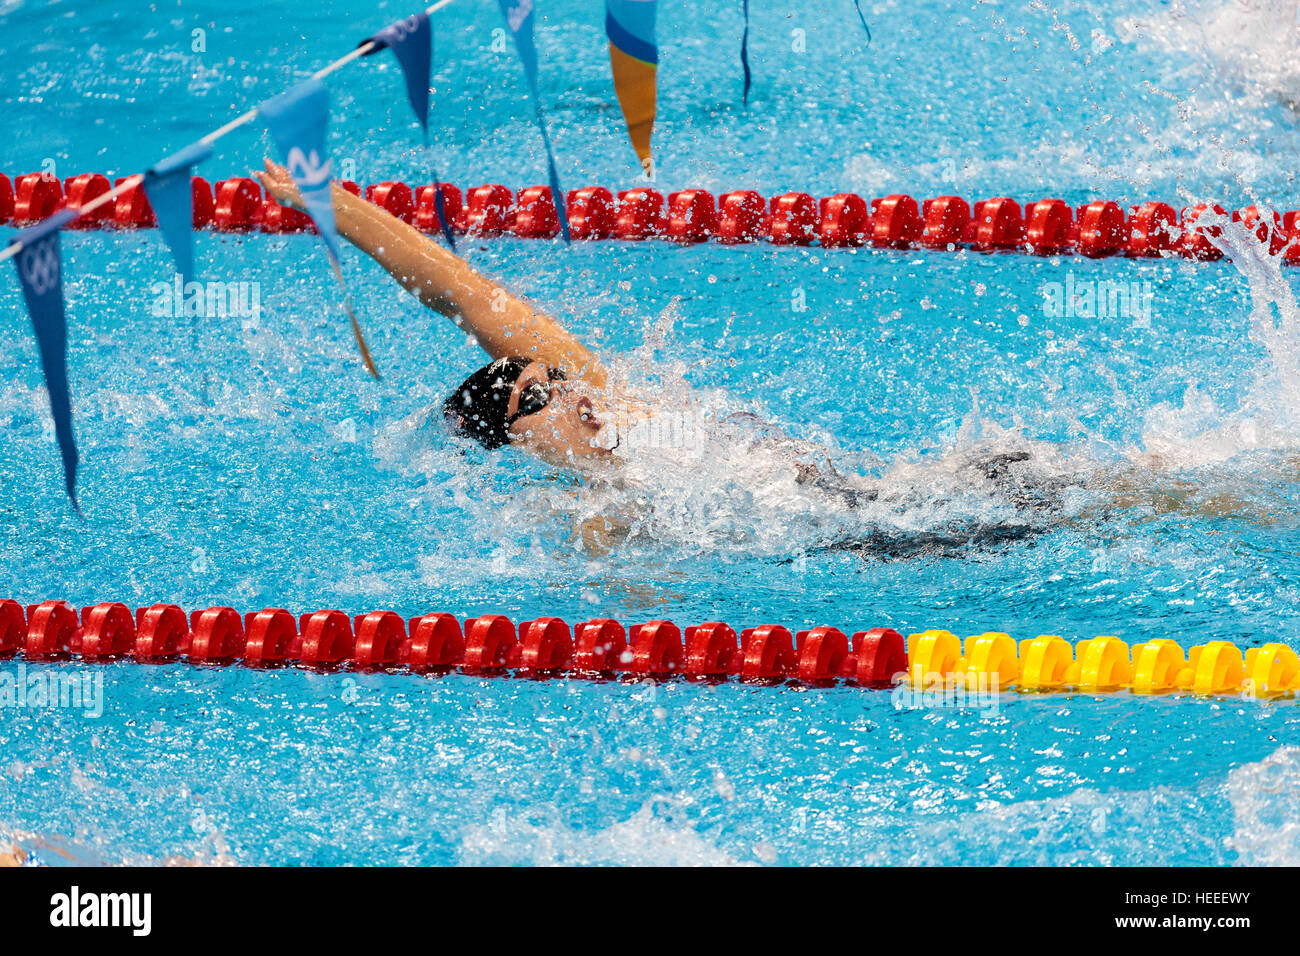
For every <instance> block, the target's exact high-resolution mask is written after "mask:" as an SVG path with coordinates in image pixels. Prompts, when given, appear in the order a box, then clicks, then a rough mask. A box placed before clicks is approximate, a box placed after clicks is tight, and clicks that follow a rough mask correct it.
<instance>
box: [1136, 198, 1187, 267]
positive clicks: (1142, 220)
mask: <svg viewBox="0 0 1300 956" xmlns="http://www.w3.org/2000/svg"><path fill="white" fill-rule="evenodd" d="M1180 235H1181V230H1180V229H1179V228H1178V213H1176V212H1175V211H1174V207H1173V206H1171V205H1169V204H1168V203H1163V202H1144V203H1143V204H1142V205H1140V206H1138V207H1137V208H1136V209H1134V210H1133V215H1132V216H1131V217H1130V219H1129V239H1128V242H1127V243H1126V244H1125V246H1124V254H1125V255H1128V256H1158V255H1160V254H1161V253H1163V252H1173V251H1174V249H1175V247H1176V244H1177V242H1178V239H1179V236H1180Z"/></svg>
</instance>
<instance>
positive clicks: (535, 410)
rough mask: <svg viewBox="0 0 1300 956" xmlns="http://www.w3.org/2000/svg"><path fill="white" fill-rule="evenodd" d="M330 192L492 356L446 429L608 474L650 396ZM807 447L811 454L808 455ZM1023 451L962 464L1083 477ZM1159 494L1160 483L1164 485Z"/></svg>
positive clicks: (574, 342)
mask: <svg viewBox="0 0 1300 956" xmlns="http://www.w3.org/2000/svg"><path fill="white" fill-rule="evenodd" d="M258 178H259V179H260V180H261V182H262V185H263V186H264V187H265V188H266V191H267V193H268V194H269V195H271V196H273V197H274V198H275V199H276V200H277V201H278V202H280V203H281V204H284V205H289V206H293V207H295V208H298V209H301V208H302V203H301V199H300V197H299V195H298V191H297V189H296V187H295V186H294V184H293V181H292V179H291V178H290V176H289V174H288V172H287V171H286V170H285V169H284V168H283V167H282V166H278V165H276V164H274V163H272V162H270V161H269V160H268V161H267V162H266V164H265V172H261V173H259V174H258ZM333 200H334V213H335V219H336V222H337V226H338V231H339V234H340V235H342V236H343V237H344V238H346V239H347V240H348V241H349V242H351V243H352V244H353V245H355V246H356V247H357V248H358V249H360V250H361V251H362V252H364V253H366V254H367V255H368V256H370V257H371V258H372V259H374V260H375V261H376V262H378V263H379V264H380V265H381V266H383V267H384V269H385V270H387V271H388V273H389V274H390V275H391V276H392V277H393V278H394V279H396V280H397V281H398V282H399V283H400V284H401V285H402V286H403V287H404V288H406V289H407V291H409V292H411V293H412V294H413V295H415V296H416V297H417V298H418V299H419V300H420V301H421V302H423V303H424V304H425V305H427V306H428V307H429V308H431V309H433V310H434V311H435V312H438V313H439V314H441V315H444V316H446V317H448V318H450V319H451V320H452V321H453V322H455V323H456V325H457V326H458V327H459V328H461V329H462V330H463V331H465V332H467V333H469V334H470V335H471V336H473V338H474V339H475V340H476V341H477V343H478V344H479V345H480V346H481V347H482V348H483V349H484V351H486V352H487V353H488V354H489V355H490V356H491V357H492V362H491V363H489V364H488V365H485V366H484V367H482V368H480V369H478V370H477V371H475V372H474V373H473V374H471V375H470V376H469V377H468V378H466V379H465V381H464V382H462V383H461V385H459V386H458V387H457V388H456V389H455V391H453V392H452V394H451V395H450V396H448V398H447V400H446V402H445V403H444V405H443V415H444V417H445V419H446V422H447V424H448V426H449V428H450V429H451V431H452V432H454V433H456V434H458V435H461V436H464V437H466V438H471V439H473V440H475V441H477V442H479V444H481V445H483V446H484V447H485V448H488V449H496V448H500V447H503V446H506V445H510V446H512V447H514V448H517V449H519V450H521V451H524V452H527V453H528V454H530V455H533V456H535V457H536V458H538V459H540V460H541V461H543V462H546V463H548V464H550V465H551V466H553V467H557V468H561V469H566V470H569V471H572V472H576V473H577V474H579V475H582V476H584V477H596V476H600V477H605V478H608V477H609V476H610V466H611V465H616V464H617V463H618V462H619V453H620V451H622V452H623V453H626V451H627V449H626V448H624V449H620V443H623V442H625V441H626V440H627V436H628V434H629V432H632V431H634V430H635V429H636V427H637V425H638V423H642V422H645V421H646V420H648V419H650V418H651V417H652V416H653V414H654V406H653V405H651V404H650V403H648V402H645V401H642V400H638V399H637V398H635V397H634V396H632V395H629V394H626V393H625V392H624V391H623V390H621V389H619V388H617V387H616V386H613V385H611V383H610V374H609V371H608V370H607V369H606V368H605V366H604V365H603V364H602V363H601V362H600V360H599V359H598V358H597V357H596V355H595V354H594V353H593V352H592V351H591V350H590V349H588V348H587V347H586V346H585V345H583V344H582V343H581V342H580V341H579V340H578V339H577V337H576V336H574V335H573V334H572V333H571V332H570V331H569V330H568V329H566V328H564V327H563V326H562V325H560V324H559V323H558V322H557V321H556V320H555V319H554V318H552V317H550V316H548V315H546V314H544V313H541V312H539V311H537V310H536V309H534V308H533V307H532V306H531V305H529V304H528V303H526V302H524V301H523V300H522V299H520V298H518V297H516V296H514V295H512V294H511V293H510V292H508V291H507V290H506V289H504V288H502V287H501V286H500V285H498V284H497V283H495V282H493V281H492V280H491V279H488V278H487V277H485V276H483V275H481V274H480V273H479V272H477V271H476V270H475V269H473V268H472V267H471V266H470V265H469V264H468V263H466V262H465V261H464V260H462V259H460V258H459V257H458V256H456V255H455V254H453V253H452V252H450V251H448V250H447V249H444V248H443V247H442V246H440V245H438V244H437V243H436V242H434V241H433V240H432V239H431V238H429V237H428V236H426V235H424V234H423V233H421V232H420V231H419V230H417V229H415V228H414V227H412V226H410V225H408V224H407V223H404V222H402V221H401V220H399V219H397V218H396V217H394V216H392V215H390V214H389V213H387V212H386V211H384V210H383V209H380V208H379V207H378V206H376V205H374V204H372V203H370V202H367V201H365V200H363V199H361V198H359V197H357V196H354V195H352V194H351V193H348V192H347V191H345V190H343V189H341V188H340V187H339V186H338V185H337V184H336V185H334V186H333ZM779 441H780V443H781V444H783V445H786V446H788V447H790V448H791V449H793V450H795V452H796V459H802V461H800V460H796V461H795V462H794V467H795V468H796V469H797V474H798V477H797V479H796V480H797V482H798V484H799V485H800V486H803V488H804V489H805V490H814V489H815V490H816V491H819V492H822V493H824V494H825V496H826V498H827V500H828V502H834V503H835V504H837V505H839V506H841V507H849V508H857V507H859V506H861V505H862V504H864V503H867V502H873V501H876V500H877V490H876V489H874V488H872V487H869V486H867V485H865V484H859V483H858V482H857V481H853V480H852V477H856V476H845V475H842V474H841V473H839V472H838V471H837V470H836V469H835V468H834V467H833V466H832V465H831V464H830V462H829V461H828V460H827V459H826V457H825V453H824V451H822V450H821V449H820V448H819V447H818V446H815V445H811V444H807V443H799V442H795V441H794V440H793V439H789V438H788V437H787V436H782V437H781V438H780V439H779ZM812 456H815V457H816V459H817V460H816V462H815V463H812V462H810V461H809V458H810V457H812ZM1030 458H1031V456H1030V454H1029V453H1028V452H1025V451H1013V452H995V453H990V454H984V455H977V456H972V457H970V458H969V459H968V460H967V461H966V462H964V465H965V466H966V467H967V468H969V469H970V472H969V473H970V478H971V481H972V483H981V484H983V486H984V487H986V488H988V489H989V490H990V491H991V492H993V493H995V494H997V495H998V496H999V497H1000V498H1002V499H1003V500H1005V501H1007V502H1008V503H1011V504H1014V505H1016V506H1017V507H1020V508H1025V509H1028V510H1031V511H1036V512H1038V513H1039V514H1040V515H1042V514H1043V512H1044V511H1054V510H1055V507H1056V505H1057V503H1058V501H1059V496H1060V492H1061V491H1063V490H1064V489H1065V488H1066V487H1068V486H1070V485H1075V486H1077V485H1078V484H1079V482H1078V480H1077V479H1067V478H1064V477H1063V476H1061V475H1056V476H1050V477H1045V476H1037V477H1036V476H1032V475H1030V474H1028V473H1025V472H1024V471H1023V469H1020V468H1017V467H1016V466H1017V465H1018V464H1019V463H1022V462H1026V461H1028V460H1029V459H1030ZM1085 483H1089V482H1085ZM1121 484H1122V485H1123V486H1122V487H1118V488H1112V490H1114V491H1119V492H1120V493H1121V496H1123V495H1124V494H1132V493H1136V495H1137V498H1139V499H1146V498H1147V495H1148V493H1149V492H1148V491H1145V490H1144V489H1143V488H1140V487H1134V486H1132V485H1130V484H1128V483H1127V482H1122V483H1121ZM1157 494H1159V495H1165V496H1167V495H1168V493H1167V492H1165V491H1163V490H1161V491H1160V492H1157ZM1153 500H1154V499H1153ZM1129 503H1133V502H1129ZM1175 507H1176V508H1177V506H1175ZM1157 508H1158V510H1168V509H1164V508H1160V503H1159V502H1157ZM1179 510H1181V509H1179ZM1049 523H1050V522H1049ZM1031 524H1032V527H1031V526H1030V525H1029V524H1022V523H1020V522H1013V523H1012V524H1010V525H1007V524H1001V525H997V526H994V527H988V528H984V529H983V530H982V531H974V532H972V529H969V528H967V529H964V530H963V529H956V530H955V533H946V532H942V531H937V532H935V533H934V534H923V535H919V536H917V535H913V536H912V537H911V539H910V540H909V541H908V542H907V543H905V544H904V543H901V542H899V541H897V540H887V541H879V540H874V538H873V536H868V538H869V539H855V540H853V541H841V542H833V543H828V545H827V546H828V547H830V548H834V549H840V548H849V549H853V550H868V551H873V552H883V553H890V552H892V553H895V554H897V553H902V552H912V551H915V550H917V549H918V548H920V549H925V548H927V547H928V546H930V545H938V546H940V547H943V546H948V545H959V544H970V543H979V542H981V541H982V542H984V543H989V542H993V541H1000V540H1006V539H1008V538H1015V537H1020V536H1022V535H1024V534H1029V533H1032V532H1033V531H1034V530H1042V528H1043V525H1042V523H1041V522H1032V523H1031ZM607 530H610V531H612V530H615V529H613V528H609V529H607ZM589 531H590V529H586V528H584V529H583V538H584V539H586V540H587V541H588V543H589V544H595V543H598V542H596V541H592V540H591V537H590V534H589ZM599 543H608V542H599ZM900 545H901V546H900Z"/></svg>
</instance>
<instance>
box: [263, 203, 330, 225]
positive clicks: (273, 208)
mask: <svg viewBox="0 0 1300 956" xmlns="http://www.w3.org/2000/svg"><path fill="white" fill-rule="evenodd" d="M258 219H259V224H260V225H261V227H262V231H263V232H271V233H292V232H315V231H316V224H315V223H314V222H312V218H311V216H309V215H307V214H306V213H305V212H303V211H302V210H301V209H294V208H293V207H291V206H281V205H280V204H279V203H278V202H276V201H275V200H274V199H267V200H265V201H264V202H263V203H262V212H261V215H260V216H259V217H258Z"/></svg>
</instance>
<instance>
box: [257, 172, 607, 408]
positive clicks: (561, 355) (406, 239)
mask: <svg viewBox="0 0 1300 956" xmlns="http://www.w3.org/2000/svg"><path fill="white" fill-rule="evenodd" d="M258 178H259V179H260V180H261V181H262V185H263V186H264V187H265V188H266V191H267V193H269V194H270V195H271V196H273V197H275V199H276V201H277V202H279V203H282V204H284V205H291V206H294V207H296V208H298V209H301V208H302V200H301V198H300V197H299V195H298V190H297V189H296V188H295V186H294V184H293V180H292V179H291V178H290V176H289V173H288V171H287V170H286V169H285V168H284V167H283V166H278V165H276V164H275V163H272V162H270V161H269V160H268V161H267V162H266V172H264V173H258ZM333 199H334V216H335V220H336V221H337V224H338V230H339V234H340V235H342V236H343V237H344V238H345V239H347V240H348V241H349V242H351V243H352V244H353V245H354V246H356V247H357V248H358V249H360V250H361V251H362V252H364V253H365V254H366V255H368V256H370V258H372V259H374V260H375V261H376V262H378V263H379V264H380V265H381V266H383V267H384V268H385V269H386V270H387V271H388V274H389V275H391V276H392V277H393V278H394V279H396V280H397V281H398V282H400V283H401V284H402V286H404V287H405V288H406V289H407V291H409V292H411V293H412V294H413V295H415V296H416V297H417V298H418V299H419V300H420V301H421V302H423V303H424V304H425V305H427V306H428V307H429V308H431V309H433V310H434V311H435V312H438V313H441V314H442V315H445V316H447V317H448V318H450V319H451V320H452V321H454V322H456V324H457V325H459V326H460V327H461V328H462V329H464V330H465V331H466V332H468V333H470V334H471V335H473V336H474V338H475V339H477V340H478V343H479V345H480V346H482V347H483V350H484V351H486V352H487V353H488V354H489V355H491V356H492V357H493V358H494V359H496V358H505V357H507V356H522V357H526V358H531V359H534V360H536V361H539V362H542V363H544V364H546V365H548V366H550V367H551V368H559V369H563V370H564V371H565V372H566V373H567V374H568V375H569V377H570V378H575V379H585V380H586V381H588V382H591V383H592V384H593V385H595V386H597V387H604V385H605V380H606V371H605V368H604V366H602V365H601V364H600V361H599V360H598V359H597V358H596V356H595V355H594V354H593V353H592V352H591V350H590V349H588V348H587V347H586V346H585V345H583V344H582V343H581V342H580V341H578V339H577V338H576V337H575V336H574V335H573V333H571V332H570V331H569V330H568V329H566V328H564V326H562V325H560V323H559V322H557V321H555V319H553V318H552V317H551V316H549V315H546V314H545V313H543V312H539V311H537V310H536V309H534V308H533V307H532V306H531V305H529V304H528V303H527V302H525V301H523V300H522V299H520V298H518V297H516V296H514V295H511V294H510V293H509V292H507V291H506V290H505V289H504V288H502V287H501V286H500V285H498V284H497V283H495V282H493V281H492V280H491V279H489V278H487V277H486V276H484V275H482V274H480V273H479V272H477V271H475V270H474V269H473V268H472V267H471V266H470V265H469V264H468V263H466V262H465V261H464V260H462V259H460V258H459V257H457V256H455V255H453V254H452V253H451V252H449V251H448V250H446V249H444V248H442V246H440V245H438V244H437V243H436V242H434V241H433V240H432V239H430V238H429V237H428V236H426V235H424V234H423V233H422V232H420V231H419V230H418V229H415V228H413V227H412V226H409V225H407V224H406V223H404V222H402V221H401V220H400V219H398V218H396V217H395V216H392V215H390V214H389V213H387V212H385V211H384V210H382V209H380V208H379V207H378V206H376V205H374V204H373V203H369V202H366V201H365V200H364V199H361V198H359V197H357V196H353V195H352V194H351V193H349V192H347V191H346V190H344V189H341V188H339V186H338V185H337V184H335V185H334V186H333Z"/></svg>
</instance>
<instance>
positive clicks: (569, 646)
mask: <svg viewBox="0 0 1300 956" xmlns="http://www.w3.org/2000/svg"><path fill="white" fill-rule="evenodd" d="M572 661H573V639H572V638H571V637H570V636H569V625H567V624H565V623H564V622H563V621H562V620H560V619H559V618H558V617H543V618H538V619H537V620H536V621H524V622H523V623H522V624H520V625H519V641H518V643H516V644H515V646H514V647H512V648H511V649H510V653H509V654H508V655H507V661H506V666H507V667H511V668H515V669H517V670H520V671H523V672H524V673H528V674H533V673H552V672H558V671H564V670H568V668H569V665H570V664H571V663H572Z"/></svg>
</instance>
